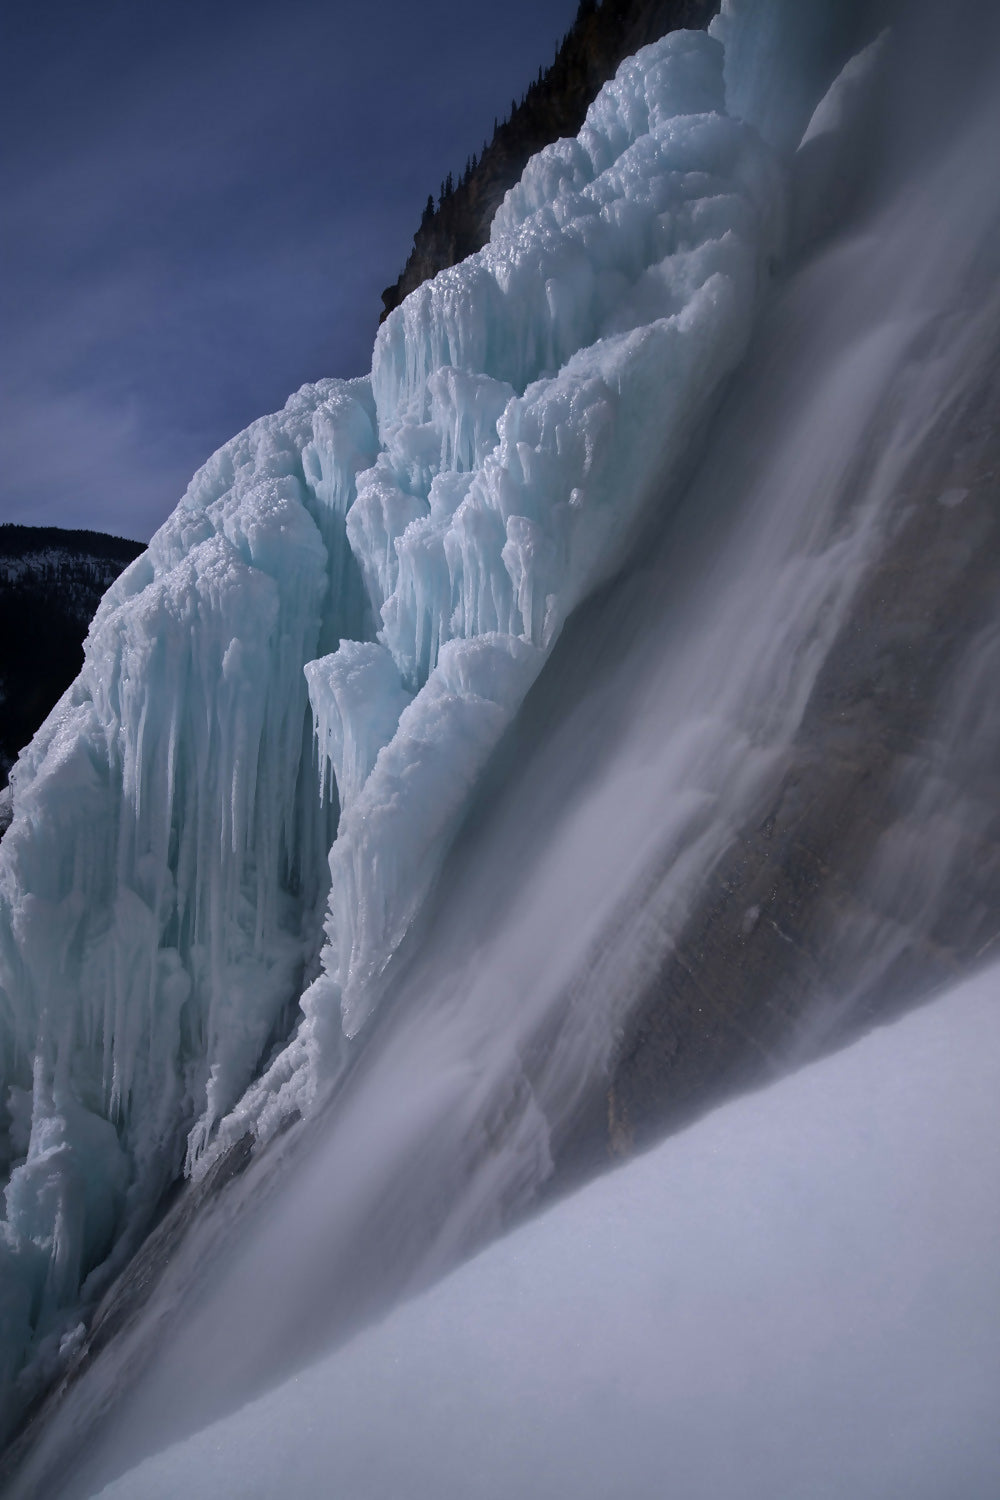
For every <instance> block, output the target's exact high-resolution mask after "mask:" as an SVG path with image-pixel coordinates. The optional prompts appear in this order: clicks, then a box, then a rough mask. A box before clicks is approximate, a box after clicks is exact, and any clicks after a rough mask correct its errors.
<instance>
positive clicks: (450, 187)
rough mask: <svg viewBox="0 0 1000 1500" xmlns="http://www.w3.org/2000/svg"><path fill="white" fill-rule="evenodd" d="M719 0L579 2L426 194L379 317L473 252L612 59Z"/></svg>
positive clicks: (579, 120)
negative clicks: (528, 76) (502, 109)
mask: <svg viewBox="0 0 1000 1500" xmlns="http://www.w3.org/2000/svg"><path fill="white" fill-rule="evenodd" d="M718 8H719V7H718V0H603V3H601V4H599V3H597V0H581V3H580V8H579V10H578V11H577V15H576V19H575V20H574V22H573V25H572V26H571V27H570V29H569V31H568V32H567V33H566V35H565V37H564V38H563V40H562V42H561V44H560V46H559V48H558V49H557V51H556V55H555V59H554V61H553V62H552V64H551V65H550V67H548V68H547V69H545V70H543V69H542V68H539V70H538V76H537V78H536V79H535V81H534V82H533V83H532V84H531V86H530V87H529V88H528V89H527V91H526V92H525V93H524V94H522V96H521V99H520V101H517V100H512V101H511V109H510V114H509V115H508V116H507V118H506V119H505V120H502V121H501V122H499V123H498V124H496V125H495V126H494V131H493V137H492V140H490V141H489V142H488V143H484V146H483V151H482V155H481V156H480V157H479V158H478V159H477V158H476V157H474V156H473V157H471V158H470V159H469V160H468V161H467V162H466V166H465V170H464V172H463V174H462V176H461V177H460V178H459V180H458V182H457V184H456V183H455V182H454V181H453V179H452V175H451V173H449V174H448V177H447V178H446V179H445V181H444V182H443V183H442V184H441V190H440V195H439V197H438V200H437V203H436V205H435V202H434V199H433V198H432V197H429V198H428V199H427V206H426V208H425V209H424V215H423V218H422V220H421V222H420V227H419V229H418V230H417V232H416V234H415V235H414V236H413V249H412V250H411V251H410V256H409V259H408V260H407V262H406V265H405V266H404V268H403V271H402V274H401V275H400V277H399V280H398V281H396V282H394V283H393V285H392V286H390V287H386V289H385V291H384V292H383V293H382V301H383V303H384V304H385V309H384V311H383V314H382V317H383V319H385V318H386V317H387V316H388V315H389V313H390V312H392V310H393V308H394V307H398V306H399V304H400V303H401V302H402V301H403V298H404V297H406V296H408V295H409V293H410V292H412V291H413V289H414V288H415V287H418V286H419V285H420V284H421V282H423V281H428V280H429V279H430V278H431V277H432V276H436V275H437V273H438V271H443V270H444V268H445V267H446V266H454V265H457V263H458V262H459V261H460V260H464V259H465V257H466V256H467V255H472V254H473V252H474V251H476V250H479V249H480V248H481V247H482V246H483V245H485V244H486V242H487V240H488V239H489V237H490V223H491V221H492V219H493V215H494V214H495V213H496V211H497V209H498V208H499V206H500V204H501V203H502V202H503V197H504V194H505V193H506V192H507V190H508V188H511V187H513V186H514V184H515V182H517V181H518V179H519V178H520V176H521V173H522V172H523V171H524V168H525V166H526V164H527V162H528V160H529V158H530V157H532V156H534V154H535V153H536V151H541V149H542V147H543V146H547V145H548V144H549V143H550V142H551V141H555V140H559V139H560V137H562V136H574V135H576V134H577V132H578V131H579V129H580V127H581V125H582V124H583V120H584V116H585V115H586V113H587V107H588V106H589V105H590V104H591V103H592V102H593V100H594V98H595V97H596V95H597V92H598V90H599V89H600V88H601V85H602V84H604V83H606V82H607V81H608V79H609V78H611V77H612V76H613V74H614V72H615V69H616V68H617V67H618V64H619V63H620V62H621V61H622V59H623V58H625V57H630V56H631V55H632V53H634V52H637V51H638V50H639V48H640V47H644V46H646V44H647V43H648V42H655V41H656V40H657V39H658V38H659V37H661V36H665V35H666V33H667V32H668V31H673V30H675V29H676V28H678V27H681V26H687V27H703V26H707V25H708V22H709V21H710V20H711V19H712V16H713V15H714V14H715V12H716V11H717V10H718Z"/></svg>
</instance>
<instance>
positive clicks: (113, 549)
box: [0, 525, 143, 786]
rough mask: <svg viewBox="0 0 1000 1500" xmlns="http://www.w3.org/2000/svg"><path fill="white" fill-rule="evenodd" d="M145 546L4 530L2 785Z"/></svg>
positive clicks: (36, 529) (0, 565) (93, 536)
mask: <svg viewBox="0 0 1000 1500" xmlns="http://www.w3.org/2000/svg"><path fill="white" fill-rule="evenodd" d="M142 551H143V544H142V543H141V542H133V541H129V540H127V539H126V538H124V537H117V536H105V535H103V534H102V533H101V532H99V531H64V530H62V529H60V528H58V527H55V526H10V525H3V526H0V641H2V642H3V645H2V648H0V786H5V785H6V783H7V774H8V772H9V770H10V767H11V765H12V764H13V762H14V760H15V759H16V757H17V754H18V751H19V750H21V749H23V747H24V746H25V745H26V744H27V743H28V741H29V740H30V739H31V737H32V735H33V734H34V732H35V730H36V729H37V728H38V726H39V725H40V724H41V723H42V721H43V719H44V718H45V716H46V714H47V713H48V712H49V710H50V709H51V708H52V707H53V705H54V704H55V703H56V702H57V700H58V699H59V698H60V697H61V695H62V694H63V693H64V692H65V691H66V689H67V688H68V687H69V685H70V683H71V682H72V681H73V679H74V677H75V676H76V675H77V673H78V672H79V670H80V667H81V665H82V663H83V641H84V637H85V636H86V634H87V627H88V625H89V624H90V621H91V619H92V618H93V615H94V611H95V610H96V608H97V606H98V603H99V602H100V599H101V596H102V595H103V594H104V592H105V590H106V589H108V588H109V587H110V585H111V584H112V583H113V582H114V580H115V579H116V578H117V577H118V574H119V573H120V572H121V571H122V570H123V568H125V567H126V566H127V565H128V564H129V563H130V562H131V561H132V559H133V558H135V557H138V555H139V553H140V552H142Z"/></svg>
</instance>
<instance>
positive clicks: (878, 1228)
mask: <svg viewBox="0 0 1000 1500" xmlns="http://www.w3.org/2000/svg"><path fill="white" fill-rule="evenodd" d="M998 1133H1000V969H997V968H993V969H992V970H989V971H987V972H985V973H983V974H981V975H980V976H979V977H978V978H976V979H974V980H972V981H969V982H967V983H966V984H964V985H962V986H959V987H957V988H956V990H955V991H954V992H953V993H952V994H950V995H948V996H947V997H945V998H943V999H941V1000H939V1001H937V1002H935V1003H934V1004H932V1005H931V1006H929V1007H927V1008H925V1009H923V1010H921V1011H918V1012H915V1013H913V1014H911V1015H909V1016H908V1017H906V1018H905V1019H904V1020H902V1021H900V1022H898V1023H896V1024H895V1025H894V1026H893V1027H891V1028H886V1029H884V1030H880V1031H877V1032H875V1033H873V1034H871V1035H869V1036H868V1037H866V1038H864V1039H863V1040H862V1041H861V1042H859V1043H856V1044H855V1045H854V1046H853V1047H852V1048H851V1049H850V1050H848V1051H847V1052H844V1053H841V1054H839V1055H837V1056H834V1057H830V1058H827V1059H825V1060H823V1061H821V1062H819V1063H816V1064H814V1065H812V1066H810V1067H809V1068H807V1069H805V1070H803V1071H802V1072H800V1073H799V1074H797V1075H795V1076H794V1077H791V1078H786V1079H784V1080H783V1081H781V1082H780V1083H778V1084H775V1085H773V1086H772V1087H771V1088H769V1089H768V1090H766V1091H765V1092H762V1093H759V1094H756V1095H753V1096H750V1097H746V1098H743V1099H740V1100H738V1101H736V1102H735V1103H732V1104H730V1105H728V1106H726V1107H724V1108H723V1109H721V1110H719V1111H717V1112H716V1113H715V1114H713V1115H712V1116H710V1117H709V1118H706V1119H704V1120H702V1121H700V1122H699V1123H698V1124H697V1125H695V1126H694V1127H693V1128H691V1129H690V1130H688V1131H687V1132H685V1133H684V1134H683V1135H680V1136H676V1137H674V1138H673V1139H671V1140H670V1141H668V1142H666V1143H665V1144H664V1145H662V1146H659V1147H658V1148H656V1149H655V1150H653V1151H651V1152H650V1153H649V1154H648V1155H646V1156H644V1157H642V1158H640V1159H638V1160H636V1161H634V1162H632V1163H630V1164H629V1165H628V1166H626V1167H623V1168H619V1169H618V1170H616V1171H615V1172H614V1173H612V1174H610V1175H608V1176H605V1177H603V1178H601V1179H599V1180H597V1181H596V1182H593V1183H591V1184H590V1185H589V1186H588V1187H586V1188H585V1189H583V1190H582V1191H580V1192H578V1193H576V1194H575V1195H573V1196H572V1197H570V1198H568V1199H566V1200H564V1201H562V1202H560V1203H558V1204H557V1205H556V1206H555V1207H553V1208H551V1209H550V1210H549V1211H548V1212H547V1213H546V1214H545V1215H543V1216H542V1217H541V1218H539V1219H537V1220H535V1221H533V1222H531V1223H528V1224H526V1225H524V1226H523V1227H521V1228H520V1229H518V1230H516V1231H515V1232H514V1233H513V1234H511V1235H509V1236H508V1237H507V1238H506V1239H504V1240H502V1241H500V1242H498V1243H496V1244H494V1245H493V1246H492V1247H491V1248H490V1249H488V1250H486V1251H485V1252H484V1253H483V1254H481V1255H480V1256H479V1257H478V1258H477V1259H475V1260H474V1261H471V1262H469V1263H468V1264H466V1265H465V1266H463V1267H462V1268H461V1269H459V1270H458V1271H456V1272H454V1273H453V1274H452V1275H451V1276H450V1277H448V1278H447V1279H446V1280H445V1281H443V1282H442V1283H440V1284H439V1285H437V1286H436V1287H434V1288H433V1289H432V1290H431V1291H429V1292H426V1293H424V1294H423V1295H422V1296H420V1297H418V1298H416V1299H415V1300H413V1301H411V1302H409V1303H408V1304H405V1305H404V1306H402V1307H400V1308H397V1309H396V1310H395V1311H394V1312H392V1313H391V1314H390V1315H389V1316H388V1317H387V1318H386V1319H385V1320H384V1321H383V1322H382V1323H381V1324H379V1325H378V1326H376V1327H374V1328H371V1329H369V1330H367V1331H365V1332H364V1333H362V1334H361V1335H360V1336H358V1337H357V1338H355V1340H354V1341H353V1342H352V1343H350V1344H349V1345H347V1346H346V1347H344V1348H342V1349H340V1350H338V1351H336V1352H334V1353H332V1354H330V1355H329V1356H328V1357H326V1358H324V1359H321V1360H319V1361H317V1362H316V1363H315V1364H313V1365H311V1366H310V1367H309V1368H306V1369H303V1370H302V1371H300V1372H299V1373H298V1374H296V1375H295V1376H293V1377H292V1378H291V1379H286V1380H285V1381H284V1382H283V1383H282V1384H280V1385H278V1386H277V1387H276V1388H275V1389H274V1390H272V1391H271V1392H269V1393H268V1394H267V1395H265V1396H263V1397H262V1398H260V1399H259V1400H257V1401H254V1402H252V1403H251V1404H250V1405H248V1406H246V1407H244V1408H243V1409H242V1410H241V1411H239V1412H237V1413H236V1414H235V1415H233V1416H231V1417H229V1418H227V1419H225V1420H224V1421H220V1422H216V1423H215V1424H213V1425H210V1426H208V1427H206V1428H205V1429H204V1431H202V1432H200V1433H198V1434H197V1435H195V1436H193V1437H191V1438H189V1439H188V1440H186V1441H185V1442H182V1443H179V1444H177V1445H176V1446H175V1447H171V1448H168V1449H166V1450H165V1451H163V1452H161V1453H159V1454H157V1455H156V1456H155V1457H151V1458H149V1459H147V1460H146V1461H145V1462H144V1463H142V1464H140V1465H139V1466H138V1467H136V1468H134V1469H131V1470H130V1471H129V1472H128V1473H126V1474H125V1475H124V1476H123V1477H122V1478H120V1479H119V1480H117V1481H116V1482H114V1483H112V1484H110V1485H109V1486H108V1487H107V1488H104V1489H101V1490H100V1494H101V1495H102V1496H104V1497H106V1500H112V1497H115V1500H117V1497H121V1500H126V1497H128V1500H140V1497H141V1500H160V1497H162V1500H168V1497H169V1500H173V1497H175V1496H178V1495H184V1496H187V1497H190V1500H196V1497H200V1496H204V1497H206V1500H207V1497H212V1500H223V1497H227V1496H232V1497H234V1500H235V1497H237V1496H238V1497H240V1500H274V1497H277V1496H279V1495H281V1496H288V1497H300V1496H314V1495H321V1494H331V1495H332V1494H336V1495H344V1496H350V1497H351V1500H390V1497H397V1496H401V1495H406V1496H407V1497H409V1500H424V1497H427V1500H430V1497H432V1496H433V1497H436V1500H459V1497H461V1500H508V1497H509V1496H511V1495H524V1496H529V1497H531V1500H563V1497H565V1496H568V1495H573V1496H576V1497H580V1500H585V1497H593V1500H606V1497H607V1496H609V1495H612V1494H614V1495H621V1496H623V1497H626V1500H649V1497H651V1496H653V1495H657V1496H663V1497H671V1496H677V1497H680V1500H737V1497H739V1500H772V1497H774V1496H791V1495H803V1496H804V1495H808V1496H810V1497H811V1500H812V1497H815V1500H856V1497H858V1496H864V1497H865V1500H875V1497H883V1500H889V1497H895V1496H903V1495H905V1496H906V1497H907V1500H939V1497H940V1496H942V1495H945V1494H947V1495H955V1496H959V1495H960V1496H961V1497H962V1500H989V1497H991V1496H993V1495H995V1494H996V1493H997V1492H998V1489H1000V1439H998V1436H997V1429H996V1422H995V1408H996V1396H997V1392H998V1390H1000V1313H998V1309H1000V1258H998V1256H997V1246H998V1244H1000V1187H998V1178H997V1171H996V1141H997V1138H998ZM287 1227H288V1232H289V1233H295V1226H294V1224H290V1225H288V1226H287ZM160 1394H161V1399H162V1394H163V1393H162V1392H161V1393H160Z"/></svg>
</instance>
